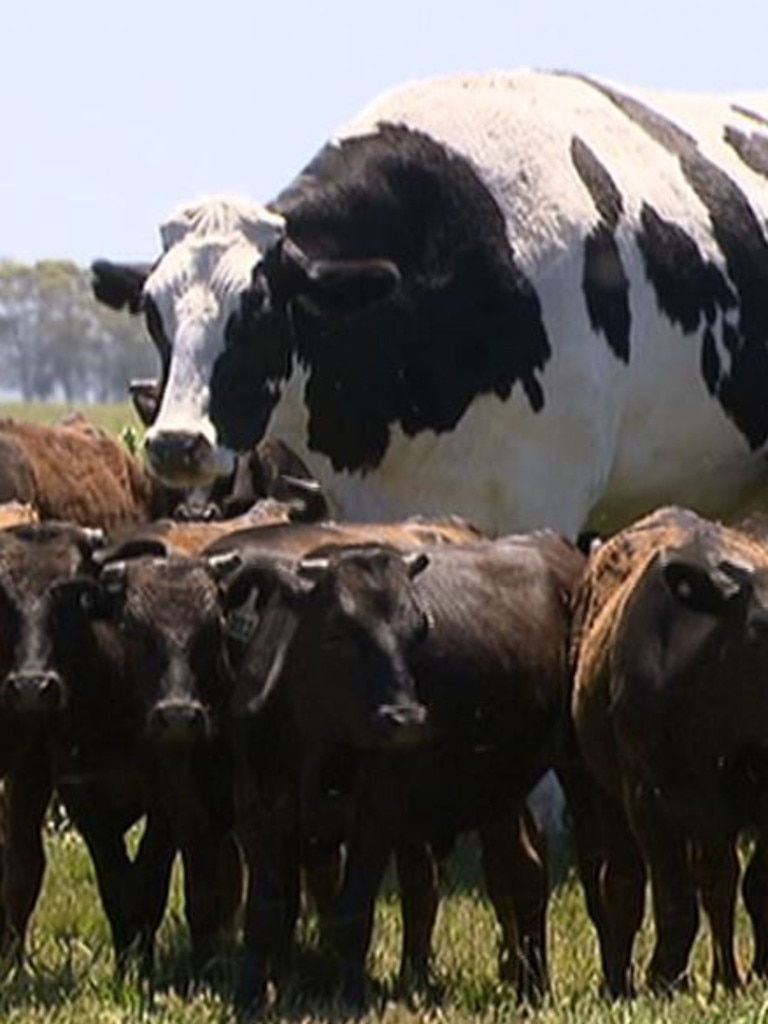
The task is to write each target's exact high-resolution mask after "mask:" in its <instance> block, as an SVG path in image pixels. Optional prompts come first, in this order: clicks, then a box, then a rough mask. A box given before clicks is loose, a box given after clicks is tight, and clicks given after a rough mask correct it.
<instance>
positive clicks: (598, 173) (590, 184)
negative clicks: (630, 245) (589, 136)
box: [571, 135, 624, 231]
mask: <svg viewBox="0 0 768 1024" xmlns="http://www.w3.org/2000/svg"><path fill="white" fill-rule="evenodd" d="M571 160H573V166H574V167H575V168H576V171H577V172H578V175H579V177H580V178H581V180H582V181H583V182H584V185H585V186H586V188H587V191H588V192H589V194H590V195H591V196H592V201H593V202H594V204H595V206H596V207H597V212H598V213H599V214H600V219H601V220H603V221H604V222H605V224H606V225H607V227H609V228H611V230H613V231H615V230H616V228H617V227H618V224H619V218H620V217H621V215H622V213H623V212H624V201H623V199H622V198H621V193H620V192H619V189H618V187H617V185H616V182H615V181H614V180H613V178H612V177H611V176H610V174H609V173H608V170H607V168H605V167H604V166H603V165H602V164H601V163H600V161H599V160H598V159H597V157H596V156H595V154H594V153H593V152H592V150H591V149H590V148H589V146H588V145H587V144H586V142H584V140H583V139H580V138H579V137H578V135H574V136H573V138H572V139H571Z"/></svg>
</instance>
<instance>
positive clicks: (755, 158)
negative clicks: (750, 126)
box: [723, 125, 768, 178]
mask: <svg viewBox="0 0 768 1024" xmlns="http://www.w3.org/2000/svg"><path fill="white" fill-rule="evenodd" d="M723 138H724V139H725V141H726V142H727V143H728V145H729V146H732V147H733V149H734V150H735V151H736V153H737V154H738V155H739V156H740V157H741V159H742V160H743V161H744V163H745V164H746V165H747V167H749V168H751V169H752V170H753V171H756V172H757V174H762V176H763V177H764V178H768V137H766V136H765V135H758V134H757V133H756V132H752V133H751V134H750V135H747V134H746V132H740V131H739V129H738V128H732V127H731V126H730V125H728V126H727V127H726V129H725V131H724V133H723Z"/></svg>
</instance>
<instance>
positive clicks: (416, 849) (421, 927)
mask: <svg viewBox="0 0 768 1024" xmlns="http://www.w3.org/2000/svg"><path fill="white" fill-rule="evenodd" d="M395 854H396V859H395V860H396V864H397V878H398V883H399V887H400V905H401V908H402V919H403V946H402V952H401V957H400V985H401V986H402V988H403V989H404V990H405V991H408V990H410V989H420V990H424V991H428V990H429V988H430V963H431V956H432V932H433V930H434V927H435V920H436V918H437V907H438V887H437V882H438V879H437V874H438V872H437V864H436V861H435V858H434V856H433V854H432V850H431V849H430V847H429V845H428V844H427V843H425V842H423V841H420V840H418V839H412V840H407V839H404V840H402V841H398V843H397V847H396V850H395Z"/></svg>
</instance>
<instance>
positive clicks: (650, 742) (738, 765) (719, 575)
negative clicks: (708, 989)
mask: <svg viewBox="0 0 768 1024" xmlns="http://www.w3.org/2000/svg"><path fill="white" fill-rule="evenodd" d="M574 629H575V637H574V657H575V687H574V694H573V721H574V728H575V735H576V739H577V742H578V748H579V751H580V753H581V756H582V758H583V762H584V763H585V766H586V776H585V778H584V780H583V781H585V782H586V783H587V786H586V789H585V788H584V786H582V787H581V794H582V796H584V797H585V799H583V800H582V799H581V798H580V799H579V801H578V804H575V805H574V810H575V815H576V825H577V833H578V836H579V847H580V857H581V865H582V874H583V878H584V883H585V888H586V893H587V902H588V907H589V910H590V914H591V916H592V918H593V920H594V922H595V925H596V927H597V931H598V937H599V941H600V951H601V957H602V964H603V972H604V976H605V981H606V984H607V987H608V990H609V992H610V993H611V994H613V995H626V994H629V993H631V992H632V991H633V977H632V949H633V943H634V938H635V935H636V933H637V930H638V928H639V926H640V923H641V919H642V914H643V903H644V888H645V879H646V874H649V875H650V880H651V888H652V893H653V911H654V919H655V924H656V941H655V946H654V951H653V955H652V958H651V962H650V967H649V980H650V983H651V984H652V985H653V986H654V987H657V988H660V989H663V990H666V989H670V988H673V987H676V986H679V985H682V984H685V983H686V980H687V975H688V961H689V954H690V950H691V946H692V944H693V941H694V938H695V935H696V931H697V926H698V912H699V911H698V899H699V898H700V900H701V903H702V904H703V907H704V910H705V911H706V913H707V915H708V917H709V920H710V925H711V929H712V938H713V950H714V960H713V966H712V986H713V987H714V986H715V985H718V984H722V985H724V986H725V987H726V988H734V987H735V986H737V985H738V984H739V971H738V967H737V963H736V958H735V953H734V941H733V919H734V902H735V896H736V886H737V884H738V876H739V866H738V857H737V851H736V840H737V837H738V836H739V834H740V833H741V832H742V830H743V829H744V828H745V827H751V828H754V829H756V830H757V832H758V836H759V842H758V847H757V854H756V858H755V860H754V862H753V864H752V865H751V866H750V869H749V871H748V873H747V877H746V879H745V889H744V895H745V898H746V902H747V908H748V910H749V912H750V915H751V917H752V920H753V925H754V928H755V936H756V949H755V961H754V968H755V971H756V972H757V973H759V974H763V975H764V974H766V971H767V970H768V943H767V942H766V935H767V932H766V929H767V927H768V916H766V911H767V910H768V901H766V892H768V887H767V880H768V875H767V874H766V864H765V856H764V851H765V841H766V838H768V789H767V788H766V784H765V783H766V780H768V686H767V685H766V673H767V671H768V552H766V549H765V548H764V547H763V546H762V545H761V544H759V543H757V542H755V541H754V540H752V539H750V538H749V537H747V536H745V535H743V534H741V533H739V532H737V531H734V530H731V529H728V528H726V527H723V526H721V525H719V524H715V523H711V522H708V521H706V520H704V519H701V518H699V517H698V516H696V515H694V514H693V513H692V512H687V511H685V510H680V509H663V510H660V511H659V512H656V513H654V514H652V515H650V516H648V517H647V518H645V519H643V520H640V521H639V522H638V523H636V524H635V525H634V526H632V527H630V528H628V529H627V530H624V531H622V532H621V533H619V534H617V535H616V536H615V537H613V538H611V539H610V540H608V541H606V543H605V544H604V545H602V546H601V547H600V548H599V549H598V550H597V551H596V552H595V553H594V554H593V555H592V557H591V559H590V561H589V566H588V570H587V573H586V576H585V579H584V583H583V586H582V588H581V590H580V593H579V596H578V603H577V610H576V617H575V624H574ZM584 812H590V813H586V814H585V813H584Z"/></svg>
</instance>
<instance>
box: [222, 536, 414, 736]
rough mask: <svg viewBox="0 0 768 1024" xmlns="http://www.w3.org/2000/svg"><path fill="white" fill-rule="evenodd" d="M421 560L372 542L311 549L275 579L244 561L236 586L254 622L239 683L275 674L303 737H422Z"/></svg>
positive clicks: (270, 683)
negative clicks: (418, 665)
mask: <svg viewBox="0 0 768 1024" xmlns="http://www.w3.org/2000/svg"><path fill="white" fill-rule="evenodd" d="M426 565H427V556H426V555H421V554H414V555H401V554H400V553H398V552H396V551H394V550H392V549H386V548H380V547H378V546H374V547H371V548H359V549H353V550H348V551H343V550H342V551H339V552H338V553H330V554H315V555H309V556H307V557H306V558H304V559H303V560H302V561H301V562H300V563H299V564H298V565H297V566H295V567H294V568H293V569H292V570H290V571H289V570H286V569H283V570H282V571H281V573H280V574H277V575H279V582H277V583H276V574H272V577H271V578H270V574H269V572H268V571H266V570H257V569H254V568H253V567H251V568H249V569H246V570H244V574H243V576H241V578H240V580H239V581H235V582H234V583H233V590H235V589H236V590H238V591H239V601H240V602H241V603H242V604H247V603H248V601H250V602H251V606H252V615H253V613H255V619H256V620H257V621H258V625H257V626H256V627H255V629H254V630H253V632H252V634H251V636H250V639H249V640H248V649H247V651H246V653H245V655H244V660H243V666H242V670H241V679H240V681H239V686H243V685H245V686H250V687H254V686H256V687H257V688H258V687H259V686H261V687H262V688H263V689H267V690H268V689H270V688H274V687H276V686H277V685H280V684H281V683H282V684H283V685H284V686H285V690H286V692H288V693H289V694H290V699H291V703H292V707H293V708H294V713H295V716H296V719H297V722H298V725H299V728H300V729H301V730H302V732H303V733H304V734H305V735H306V736H312V737H315V738H318V739H320V740H333V741H337V742H344V743H349V744H351V745H354V746H358V747H362V748H377V749H387V750H392V749H398V748H407V747H410V746H412V745H413V744H415V743H418V742H420V741H422V740H423V739H425V737H426V736H427V730H428V721H427V712H426V709H425V707H424V706H423V704H421V703H420V701H419V699H418V696H417V693H416V685H415V681H414V677H413V671H412V664H411V658H412V655H413V654H414V652H415V650H416V649H417V648H418V646H419V645H420V644H421V643H422V642H423V640H424V639H425V637H426V634H427V631H428V618H427V616H426V614H425V613H424V611H423V610H422V608H421V607H420V605H419V602H418V600H417V597H416V595H415V592H414V588H413V585H412V580H413V577H414V576H416V575H417V574H418V573H420V572H421V571H423V569H424V568H425V567H426ZM245 578H247V579H248V580H249V583H250V587H251V593H250V597H249V598H248V600H247V601H246V600H245V599H244V589H247V588H244V586H243V581H244V579H245ZM270 645H271V650H270ZM276 665H277V666H279V670H278V671H276V670H275V666H276ZM256 666H257V667H256ZM281 677H282V678H281ZM243 680H245V683H243Z"/></svg>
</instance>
